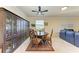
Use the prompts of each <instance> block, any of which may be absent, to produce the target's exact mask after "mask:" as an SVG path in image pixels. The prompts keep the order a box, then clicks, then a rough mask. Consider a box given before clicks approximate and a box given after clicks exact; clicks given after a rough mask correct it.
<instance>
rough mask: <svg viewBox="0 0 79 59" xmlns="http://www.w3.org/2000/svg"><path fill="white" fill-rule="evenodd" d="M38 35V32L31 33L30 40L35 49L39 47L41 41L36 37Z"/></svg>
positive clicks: (32, 31)
mask: <svg viewBox="0 0 79 59" xmlns="http://www.w3.org/2000/svg"><path fill="white" fill-rule="evenodd" d="M36 33H37V32H36V31H34V30H31V31H30V39H31V43H32V46H34V47H38V46H39V43H40V41H41V39H40V38H38V37H37V36H36Z"/></svg>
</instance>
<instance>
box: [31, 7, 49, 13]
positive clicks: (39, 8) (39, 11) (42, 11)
mask: <svg viewBox="0 0 79 59" xmlns="http://www.w3.org/2000/svg"><path fill="white" fill-rule="evenodd" d="M32 12H37V14H38V15H42V13H44V12H48V10H41V6H38V10H37V11H36V10H32Z"/></svg>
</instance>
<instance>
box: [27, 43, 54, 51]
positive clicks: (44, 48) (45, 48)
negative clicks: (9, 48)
mask: <svg viewBox="0 0 79 59" xmlns="http://www.w3.org/2000/svg"><path fill="white" fill-rule="evenodd" d="M26 51H55V50H54V49H53V47H52V46H50V44H46V45H43V44H42V45H39V46H38V47H33V45H32V43H31V42H30V44H29V45H28V47H27V48H26Z"/></svg>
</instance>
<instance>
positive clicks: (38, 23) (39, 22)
mask: <svg viewBox="0 0 79 59" xmlns="http://www.w3.org/2000/svg"><path fill="white" fill-rule="evenodd" d="M36 29H37V31H43V30H44V20H36Z"/></svg>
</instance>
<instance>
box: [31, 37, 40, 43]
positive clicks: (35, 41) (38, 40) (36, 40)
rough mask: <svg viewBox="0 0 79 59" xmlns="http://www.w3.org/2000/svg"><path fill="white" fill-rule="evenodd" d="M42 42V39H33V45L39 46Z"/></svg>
mask: <svg viewBox="0 0 79 59" xmlns="http://www.w3.org/2000/svg"><path fill="white" fill-rule="evenodd" d="M40 41H41V39H40V38H34V39H32V43H33V44H39V43H40Z"/></svg>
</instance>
